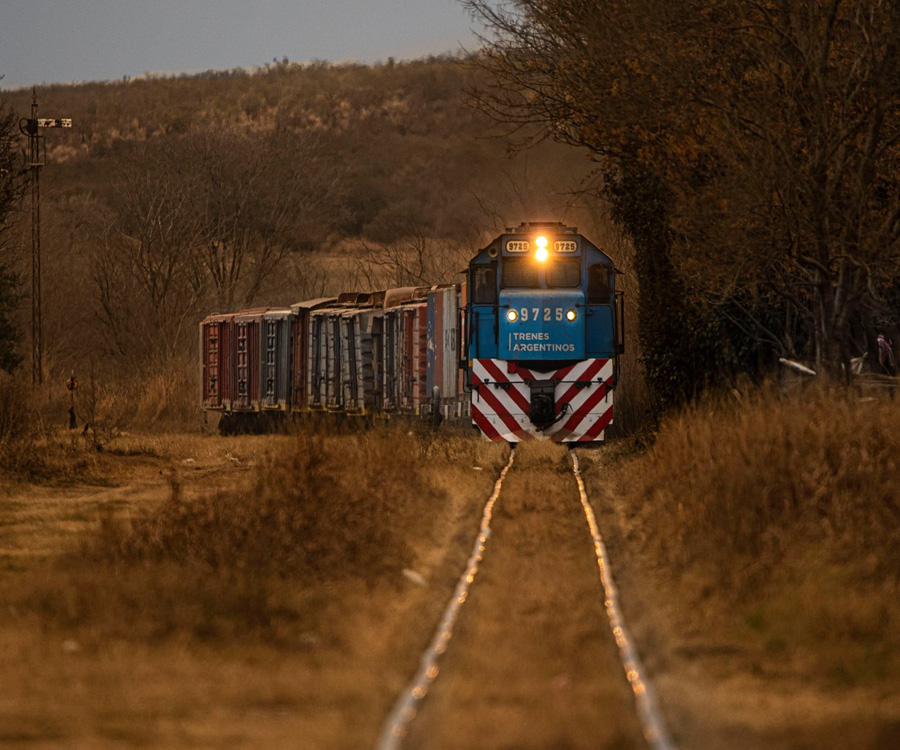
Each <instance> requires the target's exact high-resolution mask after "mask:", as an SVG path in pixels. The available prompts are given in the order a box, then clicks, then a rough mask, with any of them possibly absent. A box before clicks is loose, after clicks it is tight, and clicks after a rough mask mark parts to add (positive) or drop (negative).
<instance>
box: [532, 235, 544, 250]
mask: <svg viewBox="0 0 900 750" xmlns="http://www.w3.org/2000/svg"><path fill="white" fill-rule="evenodd" d="M534 244H535V245H536V246H537V247H543V248H546V247H547V238H546V237H543V236H541V237H537V238H536V239H535V240H534Z"/></svg>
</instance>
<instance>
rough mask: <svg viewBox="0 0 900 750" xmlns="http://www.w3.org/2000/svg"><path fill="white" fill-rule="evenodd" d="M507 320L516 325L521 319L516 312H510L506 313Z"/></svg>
mask: <svg viewBox="0 0 900 750" xmlns="http://www.w3.org/2000/svg"><path fill="white" fill-rule="evenodd" d="M506 319H507V320H508V321H509V322H510V323H515V322H516V321H517V320H518V319H519V313H517V312H516V311H515V310H509V311H508V312H507V313H506Z"/></svg>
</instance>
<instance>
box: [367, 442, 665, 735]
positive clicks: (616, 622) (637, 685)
mask: <svg viewBox="0 0 900 750" xmlns="http://www.w3.org/2000/svg"><path fill="white" fill-rule="evenodd" d="M569 456H570V461H571V468H572V475H573V477H574V479H575V483H576V485H577V488H578V498H579V501H580V504H581V510H582V512H583V515H584V519H585V520H586V522H587V526H588V531H589V535H590V537H589V538H590V540H591V542H592V544H593V549H594V555H595V558H596V564H597V569H598V572H599V584H600V585H599V586H597V595H598V596H600V597H601V601H602V604H603V609H604V610H605V612H606V617H607V620H608V626H609V630H610V631H611V634H612V637H613V639H614V640H615V643H616V646H617V648H618V653H619V659H620V661H621V665H622V668H623V670H624V674H625V679H626V681H627V684H628V686H629V687H630V689H631V692H632V694H633V697H634V707H635V711H636V715H637V719H638V721H639V724H640V729H641V732H642V733H643V735H644V738H645V739H646V742H647V745H648V747H650V748H651V749H652V750H671V749H672V748H674V745H673V744H672V741H671V739H670V738H669V734H668V731H667V730H666V727H665V723H664V721H663V719H662V716H661V714H660V712H659V709H658V707H657V702H656V698H655V695H654V691H653V688H652V686H651V685H650V683H649V681H648V680H647V677H646V673H645V670H644V668H643V666H642V664H641V661H640V658H639V656H638V653H637V649H636V647H635V645H634V642H633V640H632V638H631V636H630V634H629V632H628V629H627V627H626V625H625V621H624V618H623V616H622V612H621V610H620V608H619V602H618V591H617V588H616V585H615V581H614V580H613V575H612V570H611V567H610V563H609V557H608V554H607V551H606V546H605V544H604V542H603V538H602V536H601V534H600V530H599V527H598V525H597V520H596V516H595V514H594V510H593V507H592V506H591V503H590V500H589V499H588V496H587V491H586V489H585V486H584V482H583V480H582V478H581V472H580V467H579V463H578V455H577V453H576V452H575V451H574V450H571V451H570V452H569ZM515 458H516V452H515V450H513V451H511V453H510V456H509V460H508V462H507V464H506V465H505V466H504V467H503V469H502V470H501V472H500V475H499V477H498V478H497V481H496V483H495V484H494V489H493V492H492V493H491V496H490V497H489V498H488V500H487V502H486V504H485V506H484V511H483V514H482V519H481V526H480V528H479V531H478V535H477V537H476V539H475V543H474V546H473V549H472V552H471V554H470V556H469V560H468V563H467V565H466V567H465V569H464V571H463V573H462V575H461V576H460V578H459V581H458V583H457V585H456V588H455V590H454V592H453V596H452V597H451V598H450V601H449V602H448V603H447V605H446V607H445V609H444V612H443V615H442V616H441V619H440V622H439V624H438V627H437V629H436V631H435V633H434V635H433V637H432V639H431V641H430V643H429V645H428V647H427V648H426V650H425V652H424V653H423V654H422V657H421V660H420V664H419V669H418V671H417V672H416V674H415V676H414V677H413V679H412V680H411V682H410V683H409V684H408V685H407V686H406V687H405V688H404V690H403V691H402V692H401V693H400V695H399V696H398V697H397V699H396V701H395V703H394V706H393V709H392V710H391V712H390V714H389V715H388V718H387V720H386V721H385V723H384V725H383V727H382V731H381V734H380V737H379V740H378V745H377V750H401V748H402V747H403V742H404V739H405V738H406V737H407V734H408V731H409V729H410V727H411V725H412V723H413V721H414V720H415V718H416V716H417V715H418V714H419V711H420V708H421V707H422V704H423V702H424V701H425V699H426V697H427V696H428V695H429V693H430V691H431V688H432V686H433V684H434V682H435V680H436V679H437V677H438V675H439V672H440V664H439V663H440V660H441V658H442V656H443V655H444V653H445V652H446V651H447V650H448V647H449V644H450V640H451V638H452V636H453V631H454V627H455V625H456V623H457V619H458V616H459V614H460V612H461V611H462V608H463V605H464V604H465V603H466V601H467V600H468V599H469V597H470V590H471V589H472V586H473V584H474V582H475V579H476V575H477V573H478V570H479V565H480V564H481V562H482V561H483V559H484V558H485V555H486V554H487V550H488V543H489V540H490V537H491V522H492V520H493V516H494V508H495V506H496V505H497V503H498V502H499V501H500V495H501V491H502V489H503V482H504V480H505V478H506V476H507V474H508V473H509V471H510V470H511V469H512V466H513V463H514V461H515ZM585 554H588V552H587V543H585ZM598 708H599V707H598Z"/></svg>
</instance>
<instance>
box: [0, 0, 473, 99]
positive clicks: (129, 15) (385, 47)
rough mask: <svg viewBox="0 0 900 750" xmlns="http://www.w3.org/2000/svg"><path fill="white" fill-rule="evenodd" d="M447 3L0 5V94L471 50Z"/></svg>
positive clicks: (468, 27)
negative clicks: (275, 63) (274, 64)
mask: <svg viewBox="0 0 900 750" xmlns="http://www.w3.org/2000/svg"><path fill="white" fill-rule="evenodd" d="M473 28H476V26H475V24H474V23H473V22H472V20H471V19H470V18H469V17H468V15H467V14H466V12H465V11H464V10H463V9H462V7H461V6H460V4H459V2H458V1H457V0H253V1H252V2H249V1H248V2H242V1H241V0H0V75H3V76H5V77H4V79H3V80H2V81H0V87H3V88H7V87H15V86H30V85H32V84H35V83H37V84H40V83H57V82H67V81H95V80H111V79H116V78H122V76H136V75H140V74H142V73H146V72H164V71H165V72H169V71H171V72H193V71H200V70H208V69H210V68H233V67H250V66H254V65H263V64H265V63H267V62H271V61H272V59H273V58H278V59H279V60H280V59H282V58H283V57H287V58H288V59H290V60H292V61H306V60H332V61H338V60H348V59H354V60H360V61H362V62H374V61H376V60H386V59H387V58H388V57H390V56H393V57H395V58H397V59H404V58H412V57H421V56H423V55H428V54H437V53H440V52H448V51H450V52H452V51H457V50H458V49H459V48H460V46H461V45H462V46H465V47H466V48H468V49H471V48H472V47H474V46H475V44H476V42H475V39H474V37H473V34H472V29H473Z"/></svg>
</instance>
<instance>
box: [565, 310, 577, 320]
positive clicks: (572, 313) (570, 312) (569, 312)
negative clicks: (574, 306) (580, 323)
mask: <svg viewBox="0 0 900 750" xmlns="http://www.w3.org/2000/svg"><path fill="white" fill-rule="evenodd" d="M577 317H578V313H577V312H575V311H574V310H566V320H568V321H569V322H570V323H572V322H573V321H574V320H575V319H576V318H577Z"/></svg>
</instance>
